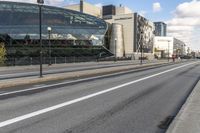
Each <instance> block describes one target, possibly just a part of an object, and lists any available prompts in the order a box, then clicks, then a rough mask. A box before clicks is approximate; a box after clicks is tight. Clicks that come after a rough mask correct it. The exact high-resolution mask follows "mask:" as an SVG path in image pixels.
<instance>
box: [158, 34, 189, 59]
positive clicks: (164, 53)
mask: <svg viewBox="0 0 200 133" xmlns="http://www.w3.org/2000/svg"><path fill="white" fill-rule="evenodd" d="M154 54H155V55H156V56H157V57H158V58H166V57H168V56H169V57H170V58H171V57H172V55H175V56H176V57H180V56H183V55H186V45H185V43H184V42H182V41H180V40H178V39H176V38H174V37H160V36H156V37H154Z"/></svg>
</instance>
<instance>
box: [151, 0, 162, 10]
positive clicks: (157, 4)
mask: <svg viewBox="0 0 200 133" xmlns="http://www.w3.org/2000/svg"><path fill="white" fill-rule="evenodd" d="M161 10H162V7H161V5H160V3H159V2H156V3H153V12H160V11H161Z"/></svg>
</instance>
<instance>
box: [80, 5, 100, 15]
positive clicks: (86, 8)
mask: <svg viewBox="0 0 200 133" xmlns="http://www.w3.org/2000/svg"><path fill="white" fill-rule="evenodd" d="M83 12H84V13H86V14H90V15H93V16H96V17H99V18H101V17H102V13H101V12H102V9H101V8H100V7H97V6H94V5H92V4H89V3H86V2H84V3H83Z"/></svg>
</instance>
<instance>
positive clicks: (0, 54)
mask: <svg viewBox="0 0 200 133" xmlns="http://www.w3.org/2000/svg"><path fill="white" fill-rule="evenodd" d="M5 60H6V48H5V44H4V43H0V65H4V63H5Z"/></svg>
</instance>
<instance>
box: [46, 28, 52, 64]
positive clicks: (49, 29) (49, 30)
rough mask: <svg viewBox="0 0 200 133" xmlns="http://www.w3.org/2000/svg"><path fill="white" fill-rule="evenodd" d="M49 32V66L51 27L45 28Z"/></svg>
mask: <svg viewBox="0 0 200 133" xmlns="http://www.w3.org/2000/svg"><path fill="white" fill-rule="evenodd" d="M47 30H48V33H49V66H50V65H51V30H52V29H51V27H48V28H47Z"/></svg>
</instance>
